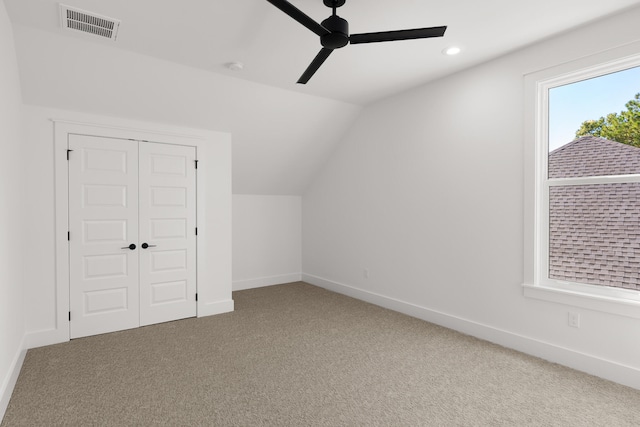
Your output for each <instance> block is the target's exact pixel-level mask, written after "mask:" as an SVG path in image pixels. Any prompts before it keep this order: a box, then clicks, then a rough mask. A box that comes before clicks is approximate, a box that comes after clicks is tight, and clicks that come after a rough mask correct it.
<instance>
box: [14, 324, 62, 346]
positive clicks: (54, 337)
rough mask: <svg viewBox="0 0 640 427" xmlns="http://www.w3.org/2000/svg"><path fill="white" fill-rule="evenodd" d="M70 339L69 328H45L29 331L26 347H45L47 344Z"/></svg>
mask: <svg viewBox="0 0 640 427" xmlns="http://www.w3.org/2000/svg"><path fill="white" fill-rule="evenodd" d="M67 341H69V328H68V327H67V328H65V329H64V330H62V329H45V330H42V331H34V332H29V333H27V335H26V336H25V339H24V348H27V349H29V348H36V347H44V346H45V345H52V344H59V343H61V342H67Z"/></svg>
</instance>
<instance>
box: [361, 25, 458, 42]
mask: <svg viewBox="0 0 640 427" xmlns="http://www.w3.org/2000/svg"><path fill="white" fill-rule="evenodd" d="M446 30H447V27H446V26H443V27H430V28H415V29H413V30H399V31H381V32H379V33H363V34H351V36H349V43H351V44H359V43H377V42H390V41H394V40H411V39H426V38H430V37H442V36H444V32H445V31H446Z"/></svg>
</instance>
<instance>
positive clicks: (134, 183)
mask: <svg viewBox="0 0 640 427" xmlns="http://www.w3.org/2000/svg"><path fill="white" fill-rule="evenodd" d="M69 149H71V150H73V152H72V153H71V156H72V158H71V161H70V162H69V231H70V241H69V259H70V310H71V316H72V317H71V318H72V321H71V326H70V334H71V338H78V337H83V336H88V335H95V334H99V333H104V332H111V331H116V330H122V329H128V328H134V327H137V326H138V324H139V288H138V280H139V279H138V276H139V274H138V251H139V250H138V249H136V250H129V249H128V248H127V249H122V248H123V247H127V246H129V245H130V244H131V243H135V244H136V245H137V242H138V146H137V144H135V143H131V141H123V140H118V139H111V138H102V137H95V136H84V135H69Z"/></svg>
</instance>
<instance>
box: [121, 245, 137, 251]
mask: <svg viewBox="0 0 640 427" xmlns="http://www.w3.org/2000/svg"><path fill="white" fill-rule="evenodd" d="M135 248H136V245H134V244H133V243H132V244H130V245H129V246H125V247H124V248H120V249H131V250H134V249H135Z"/></svg>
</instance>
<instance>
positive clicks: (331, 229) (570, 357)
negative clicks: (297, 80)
mask: <svg viewBox="0 0 640 427" xmlns="http://www.w3.org/2000/svg"><path fill="white" fill-rule="evenodd" d="M638 20H640V8H638V9H634V10H631V11H629V12H627V13H625V14H622V15H618V16H614V17H611V18H608V19H606V20H603V21H601V22H597V23H593V24H591V25H588V26H585V27H582V28H580V29H578V30H576V31H574V32H570V33H566V34H564V35H562V36H559V37H556V38H553V39H550V40H547V41H545V42H542V43H540V44H537V45H534V46H531V47H529V48H526V49H524V50H521V51H518V52H515V53H512V54H510V55H507V56H505V57H502V58H499V59H496V60H493V61H491V62H488V63H485V64H483V65H480V66H478V67H475V68H473V69H470V70H467V71H464V72H461V73H459V74H456V75H453V76H450V77H448V78H445V79H442V80H440V81H437V82H434V83H431V84H428V85H426V86H424V87H421V88H419V89H417V90H413V91H410V92H407V93H404V94H400V95H398V96H395V97H393V98H390V99H388V100H385V101H382V102H379V103H377V104H375V105H373V106H371V107H369V108H367V109H366V110H365V111H364V112H363V113H362V115H361V116H360V118H359V119H358V120H357V121H356V123H355V125H354V127H353V128H352V129H351V131H350V133H349V135H348V136H347V138H346V140H345V141H344V143H343V144H341V146H340V147H339V148H338V150H337V152H336V153H335V155H334V156H333V157H332V158H331V159H330V161H329V163H328V164H327V166H326V167H325V168H324V170H323V171H322V172H321V173H320V174H319V175H318V176H317V179H316V180H315V181H314V182H313V183H312V185H311V186H310V188H309V190H308V191H307V193H306V194H305V195H304V197H303V280H307V281H309V282H311V283H314V284H317V285H320V286H325V287H327V288H330V289H334V290H337V291H339V292H344V293H347V294H350V295H353V296H356V297H359V298H362V299H365V300H368V301H371V302H374V303H377V304H381V305H385V306H387V307H391V308H394V309H397V310H400V311H404V312H406V313H409V314H412V315H414V316H417V317H421V318H424V319H427V320H430V321H434V322H436V323H440V324H443V325H445V326H449V327H453V328H455V329H459V330H462V331H464V332H467V333H470V334H473V335H477V336H479V337H481V338H485V339H489V340H492V341H495V342H498V343H501V344H503V345H507V346H510V347H514V348H516V349H519V350H523V351H526V352H529V353H532V354H535V355H539V356H541V357H545V358H548V359H551V360H554V361H557V362H559V363H563V364H566V365H569V366H572V367H575V368H577V369H581V370H585V371H587V372H591V373H594V374H597V375H600V376H603V377H606V378H609V379H612V380H615V381H619V382H622V383H624V384H628V385H632V386H634V387H636V388H640V334H639V331H640V321H639V320H637V319H632V318H629V317H624V316H617V315H610V314H606V313H602V312H597V311H590V310H585V309H577V308H575V307H570V306H566V305H561V304H553V303H547V302H543V301H538V300H533V299H527V298H525V297H524V296H523V291H522V288H521V285H522V283H523V215H524V211H523V153H524V126H523V116H524V110H523V108H524V94H523V86H524V84H523V75H524V74H526V73H528V72H531V71H535V70H539V69H543V68H546V67H549V66H553V65H556V64H560V63H563V62H565V61H568V60H571V59H575V58H579V57H582V56H584V55H589V54H593V53H596V52H598V51H601V50H603V49H609V48H613V47H615V46H619V45H621V44H625V43H629V42H632V41H635V40H638V39H639V38H640V34H639V33H638V31H637V22H638ZM365 269H367V270H368V272H369V277H368V278H366V277H365V274H364V270H365ZM568 310H571V311H577V312H579V313H580V314H581V315H582V325H581V328H580V329H576V328H570V327H568V325H567V312H568Z"/></svg>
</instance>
